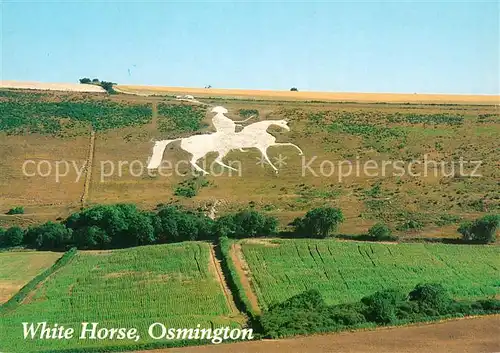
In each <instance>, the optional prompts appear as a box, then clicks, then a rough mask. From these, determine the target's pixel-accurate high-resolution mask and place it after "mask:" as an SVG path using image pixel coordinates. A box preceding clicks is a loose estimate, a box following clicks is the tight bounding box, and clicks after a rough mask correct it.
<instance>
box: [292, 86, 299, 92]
mask: <svg viewBox="0 0 500 353" xmlns="http://www.w3.org/2000/svg"><path fill="white" fill-rule="evenodd" d="M290 91H292V92H298V91H299V90H298V89H297V87H292V88H290Z"/></svg>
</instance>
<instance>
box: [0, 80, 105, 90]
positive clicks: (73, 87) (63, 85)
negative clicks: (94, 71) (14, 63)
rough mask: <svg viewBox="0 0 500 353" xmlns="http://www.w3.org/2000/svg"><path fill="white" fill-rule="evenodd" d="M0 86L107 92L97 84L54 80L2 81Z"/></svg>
mask: <svg viewBox="0 0 500 353" xmlns="http://www.w3.org/2000/svg"><path fill="white" fill-rule="evenodd" d="M0 88H17V89H36V90H48V91H70V92H103V93H104V92H106V91H105V90H104V88H102V87H101V86H96V85H82V84H78V83H54V82H27V81H26V82H21V81H0Z"/></svg>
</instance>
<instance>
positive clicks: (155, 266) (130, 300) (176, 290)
mask: <svg viewBox="0 0 500 353" xmlns="http://www.w3.org/2000/svg"><path fill="white" fill-rule="evenodd" d="M208 250H209V248H208V244H206V243H196V242H193V243H182V244H173V245H157V246H146V247H140V248H132V249H124V250H115V251H105V252H79V253H78V254H77V255H76V257H75V258H74V259H73V260H72V261H71V262H70V263H69V264H67V265H66V266H65V267H63V268H62V269H61V270H59V271H58V272H56V273H55V274H53V275H52V276H51V277H49V278H48V279H47V281H46V282H45V283H43V285H41V286H40V287H39V288H38V289H37V290H35V291H34V293H33V294H32V295H31V296H28V298H27V299H26V300H25V302H24V303H23V304H22V305H21V306H19V307H18V308H16V309H15V310H14V311H12V312H9V313H7V314H6V315H5V317H3V318H2V320H1V321H2V324H3V325H4V326H3V327H2V329H1V330H0V332H2V333H1V336H0V342H1V343H2V347H0V349H1V350H2V351H3V350H5V351H10V350H13V349H16V350H17V351H19V349H21V348H20V347H21V346H20V344H21V345H22V349H21V350H22V351H32V350H33V351H36V350H42V349H45V350H47V349H56V348H76V347H82V346H95V345H100V346H106V345H119V344H127V343H128V344H130V343H131V342H121V341H117V340H114V341H112V342H109V341H98V342H95V341H94V342H92V341H84V340H81V341H80V340H78V339H74V340H53V341H49V340H34V341H31V340H26V341H24V340H20V339H19V335H21V333H22V326H21V322H39V321H42V320H43V321H48V322H49V323H58V324H60V325H65V326H67V327H75V330H76V332H79V329H80V323H81V322H84V321H91V322H99V323H100V324H101V325H102V327H136V328H138V329H139V332H140V333H141V340H140V341H139V343H146V342H150V341H151V340H150V338H149V336H148V335H147V328H148V327H149V325H150V324H152V323H154V322H162V323H164V324H165V325H166V326H167V327H196V325H197V324H201V326H202V327H210V326H211V325H233V326H234V325H239V324H238V319H237V318H231V317H229V316H230V314H231V312H230V309H229V308H228V306H227V304H226V301H225V298H224V295H223V293H222V291H221V289H220V286H219V284H218V283H217V280H216V278H215V274H214V273H213V271H212V270H210V269H209V251H208ZM148 340H149V341H148Z"/></svg>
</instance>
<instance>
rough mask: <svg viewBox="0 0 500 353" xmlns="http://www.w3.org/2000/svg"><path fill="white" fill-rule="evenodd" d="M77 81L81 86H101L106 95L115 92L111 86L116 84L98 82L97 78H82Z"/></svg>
mask: <svg viewBox="0 0 500 353" xmlns="http://www.w3.org/2000/svg"><path fill="white" fill-rule="evenodd" d="M79 81H80V83H81V84H87V85H98V86H101V87H102V88H104V89H105V90H106V92H108V93H116V91H115V90H114V89H113V86H114V85H116V83H114V82H109V81H100V80H99V79H98V78H94V79H92V80H91V79H90V78H88V77H83V78H81V79H79Z"/></svg>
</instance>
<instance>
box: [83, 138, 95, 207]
mask: <svg viewBox="0 0 500 353" xmlns="http://www.w3.org/2000/svg"><path fill="white" fill-rule="evenodd" d="M94 151H95V131H94V130H92V131H91V132H90V142H89V153H88V156H87V161H86V162H85V182H84V184H83V194H82V197H81V199H80V203H81V207H82V208H84V207H85V203H86V201H87V198H88V196H89V190H90V183H91V181H92V163H93V161H94Z"/></svg>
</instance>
